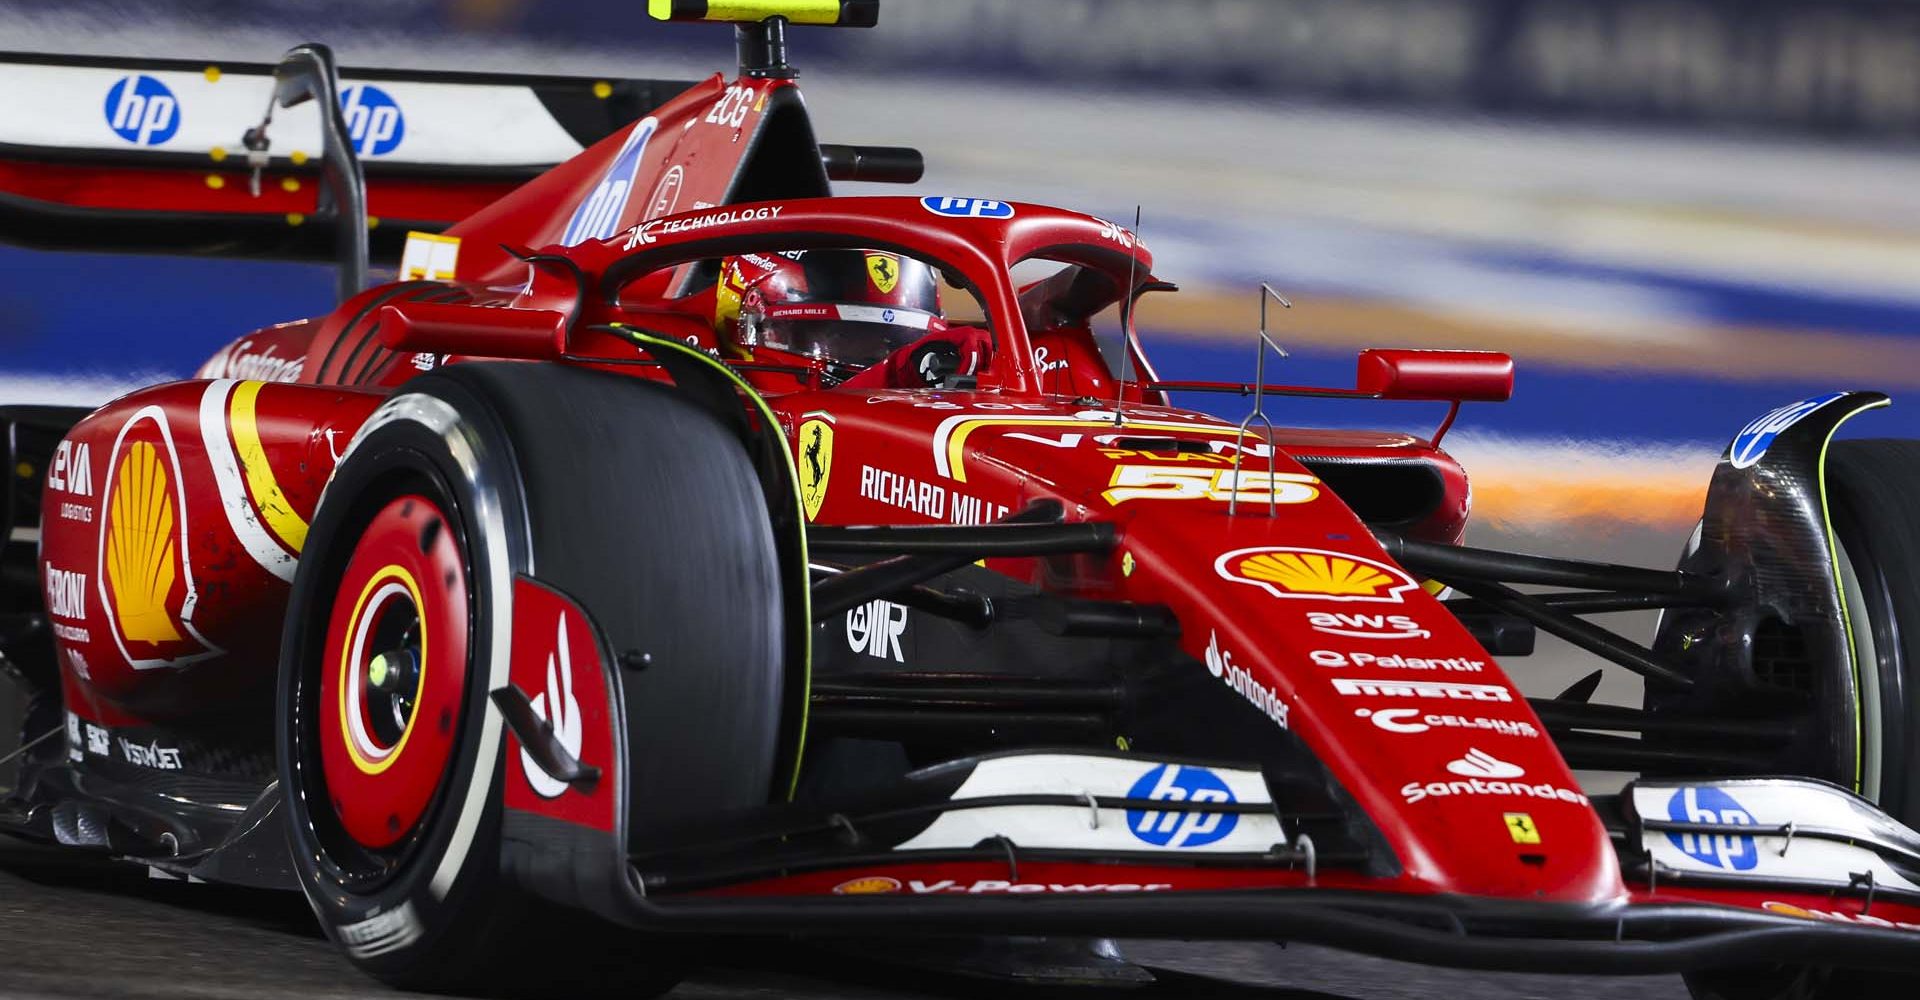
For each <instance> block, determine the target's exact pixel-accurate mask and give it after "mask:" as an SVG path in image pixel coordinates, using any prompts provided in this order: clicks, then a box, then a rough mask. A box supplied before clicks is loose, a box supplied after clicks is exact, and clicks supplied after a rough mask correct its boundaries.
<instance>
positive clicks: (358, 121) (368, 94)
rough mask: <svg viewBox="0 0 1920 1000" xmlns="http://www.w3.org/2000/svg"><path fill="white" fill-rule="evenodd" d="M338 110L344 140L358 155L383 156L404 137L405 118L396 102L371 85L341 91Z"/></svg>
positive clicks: (392, 149) (389, 95)
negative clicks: (343, 121) (343, 123)
mask: <svg viewBox="0 0 1920 1000" xmlns="http://www.w3.org/2000/svg"><path fill="white" fill-rule="evenodd" d="M340 110H341V111H342V112H344V113H345V114H346V116H347V137H348V138H349V139H351V140H352V141H353V148H354V151H355V152H357V153H359V154H360V155H361V156H385V155H386V154H388V153H391V152H393V151H394V150H396V149H398V148H400V140H402V139H405V138H406V137H407V118H406V116H405V115H403V114H401V113H400V105H399V103H398V102H396V101H395V100H394V99H393V95H391V94H389V93H387V92H386V91H384V90H381V89H380V88H379V87H376V86H374V85H373V84H371V83H362V84H357V85H355V86H352V87H348V88H347V89H345V90H343V91H341V92H340Z"/></svg>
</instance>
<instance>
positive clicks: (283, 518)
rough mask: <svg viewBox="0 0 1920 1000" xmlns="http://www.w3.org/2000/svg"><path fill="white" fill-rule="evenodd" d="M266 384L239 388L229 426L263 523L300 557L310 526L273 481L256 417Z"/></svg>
mask: <svg viewBox="0 0 1920 1000" xmlns="http://www.w3.org/2000/svg"><path fill="white" fill-rule="evenodd" d="M265 384H266V383H265V382H242V383H240V384H239V385H237V386H235V387H234V390H233V410H232V412H231V413H229V414H228V419H227V422H228V424H229V425H230V426H232V428H233V445H234V451H235V452H236V453H237V454H238V455H239V457H240V467H241V468H243V469H245V470H246V472H247V493H248V495H249V496H251V497H253V505H254V506H255V507H258V508H260V519H261V520H263V521H265V522H266V523H267V528H268V529H269V530H271V531H272V532H273V534H274V537H276V538H278V539H280V541H281V542H282V543H283V544H285V545H286V547H287V548H289V549H291V550H293V552H294V553H295V554H298V553H299V552H300V549H301V547H302V546H304V545H306V544H307V522H306V521H305V520H304V519H303V518H301V516H300V515H299V514H298V513H296V512H295V511H294V509H293V504H292V503H289V502H288V501H287V495H286V494H285V493H283V492H281V490H280V483H279V482H278V481H277V480H275V479H274V478H273V466H272V465H269V464H268V463H267V450H266V449H265V448H263V447H261V446H260V425H259V421H258V420H257V419H256V418H255V416H254V401H255V400H256V399H257V398H259V396H260V387H261V386H263V385H265Z"/></svg>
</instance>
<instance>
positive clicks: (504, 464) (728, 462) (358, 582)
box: [278, 364, 784, 996]
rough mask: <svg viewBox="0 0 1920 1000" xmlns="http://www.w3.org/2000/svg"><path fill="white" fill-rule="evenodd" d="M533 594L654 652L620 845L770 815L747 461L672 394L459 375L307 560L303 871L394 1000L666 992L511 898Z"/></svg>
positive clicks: (765, 587) (606, 379)
mask: <svg viewBox="0 0 1920 1000" xmlns="http://www.w3.org/2000/svg"><path fill="white" fill-rule="evenodd" d="M516 574H527V575H530V576H533V577H535V578H537V579H538V580H539V581H540V582H542V583H543V584H546V585H548V586H551V587H553V588H555V589H557V590H559V591H561V592H562V593H565V594H567V595H568V596H569V597H571V598H572V599H573V600H574V601H576V602H577V603H578V604H579V605H580V607H581V608H582V609H583V610H584V611H585V612H586V613H587V615H588V616H589V617H590V619H592V621H593V622H594V623H595V624H597V625H598V626H599V627H600V628H601V629H602V630H603V631H604V632H605V634H606V636H607V638H608V640H609V641H610V643H611V648H613V649H615V650H632V649H642V650H646V651H648V652H649V653H650V655H651V660H650V661H648V663H649V665H648V666H647V667H646V669H645V670H644V671H642V672H639V673H633V672H629V671H628V670H626V669H624V668H623V669H622V677H621V680H622V684H623V687H624V689H625V695H624V697H625V706H624V711H625V713H626V717H627V720H628V721H627V726H626V730H627V733H628V746H627V760H628V763H627V764H624V765H622V767H621V768H620V770H621V772H623V773H625V774H626V776H627V777H626V781H627V793H626V796H625V799H626V801H627V802H628V804H629V809H630V810H631V812H630V816H629V825H630V827H634V828H640V827H644V826H647V825H650V824H654V823H663V822H672V821H675V820H684V819H688V818H692V817H694V816H704V815H709V814H711V813H714V812H719V811H723V810H732V809H741V808H747V807H751V806H756V805H761V804H764V803H765V802H766V801H768V798H769V796H770V793H771V791H772V789H773V786H774V776H773V775H774V761H775V759H776V758H777V757H778V756H780V754H779V752H778V748H779V741H780V740H781V734H780V731H779V730H780V707H781V695H782V663H781V650H782V649H783V645H782V642H783V635H784V625H783V619H782V617H781V603H780V584H779V577H778V566H777V556H776V554H775V548H774V542H773V537H772V528H771V522H770V519H769V517H768V513H767V506H766V501H765V498H764V495H763V493H762V491H761V488H760V486H759V484H758V481H757V480H756V478H755V476H754V472H753V469H752V467H751V466H750V464H749V460H748V458H747V455H746V452H745V449H744V448H743V447H742V445H741V444H740V442H739V441H738V440H737V439H736V438H734V437H733V436H732V435H731V434H730V433H729V431H727V430H726V429H725V428H724V427H723V426H722V425H721V423H720V422H719V421H717V420H715V419H714V418H713V417H712V416H711V415H710V414H709V413H707V412H706V411H704V410H701V409H699V408H698V407H696V406H695V405H694V404H692V403H690V402H688V401H687V400H686V399H685V398H684V397H682V396H680V395H679V394H677V393H676V391H675V390H673V389H671V388H669V387H667V386H664V385H660V384H656V383H650V382H642V381H639V380H636V379H632V378H623V377H619V376H614V375H609V374H606V373H601V372H591V371H586V370H582V369H574V368H564V367H559V366H550V365H535V364H467V365H458V366H453V367H449V368H446V369H443V370H441V371H438V372H434V373H432V374H428V375H425V376H422V377H420V378H418V379H416V380H414V381H412V382H410V383H409V384H408V385H407V387H406V388H405V390H404V391H402V392H401V393H399V394H398V395H396V396H394V397H393V398H392V399H390V400H389V401H388V402H386V403H385V404H384V405H382V406H381V407H380V409H379V410H377V411H375V413H374V414H373V415H372V416H371V417H370V418H369V419H368V421H367V423H366V425H365V426H364V427H363V428H362V429H361V431H360V433H359V434H358V435H356V437H355V440H354V443H353V445H352V446H351V447H350V448H349V449H348V452H347V454H346V455H345V456H344V457H343V458H342V459H341V461H340V463H339V466H338V467H337V468H336V470H335V472H334V476H333V478H332V480H331V481H330V482H329V484H328V486H327V489H326V493H325V494H324V495H323V497H322V498H321V502H320V505H319V509H318V511H317V512H316V513H315V517H314V522H313V525H312V528H311V530H310V533H309V535H308V538H307V542H306V545H305V548H304V552H303V556H302V558H301V561H300V568H299V572H298V574H297V575H296V577H295V580H294V586H293V594H292V598H291V603H290V606H289V609H288V618H287V625H286V631H285V634H284V637H283V646H282V653H281V665H280V688H279V705H278V711H279V717H278V718H279V760H280V782H281V787H282V788H283V789H285V790H286V796H285V802H286V814H287V820H288V836H289V838H290V846H291V848H292V858H293V864H294V866H295V871H296V874H297V875H298V877H299V879H300V882H301V885H302V887H303V888H304V889H305V891H306V893H307V898H308V900H309V901H310V902H311V904H312V906H313V909H314V912H315V913H316V914H317V915H318V916H319V918H320V922H321V924H322V925H323V926H324V928H325V930H326V932H327V935H328V936H329V937H330V938H332V939H333V940H334V941H335V942H336V943H337V944H339V945H340V946H341V947H342V948H343V949H344V950H345V951H346V952H347V954H348V956H349V957H350V958H351V959H352V961H353V962H354V963H355V964H356V965H358V966H359V967H360V968H361V969H363V970H364V971H366V972H368V973H370V974H372V975H374V976H375V977H377V978H379V979H381V980H384V981H386V982H388V983H391V984H394V985H397V986H403V987H408V988H413V989H428V990H435V991H453V990H459V991H469V990H473V991H482V992H487V993H510V994H513V993H518V994H540V995H562V994H563V993H565V994H577V993H579V992H581V991H583V990H585V991H588V992H598V991H601V990H609V991H617V992H621V993H623V994H625V995H629V996H633V995H644V994H645V993H646V992H648V991H654V990H659V989H664V988H665V987H666V986H667V985H669V984H670V983H671V982H672V980H673V978H674V977H675V976H676V974H677V969H676V967H675V966H676V963H675V962H674V961H672V960H671V959H670V958H668V957H667V954H668V952H667V950H666V949H663V948H662V947H661V946H660V945H658V944H657V943H654V942H649V941H647V940H645V939H641V938H637V936H636V935H634V934H630V933H620V934H619V935H618V937H617V938H609V935H613V934H615V931H614V929H613V928H612V927H611V926H610V925H604V924H601V923H599V922H598V921H597V920H595V919H593V918H589V917H588V916H587V915H586V914H584V913H572V912H556V911H558V910H559V908H558V907H557V906H553V905H549V904H544V903H540V902H537V901H536V900H535V898H534V897H533V896H532V895H531V893H529V892H528V891H527V890H526V889H525V888H524V887H522V886H520V885H518V884H515V883H514V881H513V880H512V879H511V878H510V877H509V876H508V875H506V874H505V873H503V870H502V861H501V827H502V812H503V806H502V804H501V803H502V798H501V793H502V782H503V781H505V780H506V778H505V766H504V763H503V762H504V759H505V754H504V752H503V748H504V747H505V746H506V738H505V735H504V734H505V727H504V725H503V724H502V723H501V720H500V718H499V716H498V715H497V710H496V709H494V708H493V707H492V706H491V704H490V702H489V700H488V693H489V691H490V690H492V689H493V688H497V687H502V686H504V685H505V684H506V683H507V680H506V677H507V662H508V646H509V640H508V634H509V632H510V631H511V629H510V628H509V625H510V615H511V613H512V611H511V601H512V597H511V594H512V586H513V584H512V581H513V579H514V577H515V575H516ZM490 713H495V714H492V716H491V718H490V717H489V715H490Z"/></svg>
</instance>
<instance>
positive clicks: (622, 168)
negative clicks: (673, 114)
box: [560, 118, 659, 249]
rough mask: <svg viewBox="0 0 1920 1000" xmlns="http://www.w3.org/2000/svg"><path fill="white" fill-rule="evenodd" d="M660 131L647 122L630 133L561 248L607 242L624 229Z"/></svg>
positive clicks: (571, 223) (562, 237) (563, 235)
mask: <svg viewBox="0 0 1920 1000" xmlns="http://www.w3.org/2000/svg"><path fill="white" fill-rule="evenodd" d="M658 127H659V122H656V121H654V120H653V119H651V118H643V119H641V120H640V124H638V125H635V126H634V127H633V131H632V132H629V133H627V141H626V142H625V143H623V144H621V146H620V152H619V153H617V154H615V156H614V158H613V163H612V164H610V165H609V166H608V167H607V172H606V173H605V174H603V175H601V177H600V183H599V184H598V185H595V187H594V189H593V191H592V193H590V194H588V195H587V197H586V199H585V200H583V201H581V202H580V204H579V206H578V207H576V208H575V209H574V210H573V218H571V219H568V220H567V228H566V231H565V232H563V233H561V234H560V245H561V246H568V247H571V246H578V245H580V244H582V243H585V242H586V241H588V240H604V239H607V238H609V237H611V236H612V235H613V234H614V231H615V230H618V229H619V228H620V217H621V216H622V215H625V214H626V211H627V197H628V196H629V195H631V194H632V193H633V184H634V180H635V178H636V177H638V176H639V174H640V157H641V155H642V154H644V153H645V152H646V151H647V140H648V139H650V138H652V137H653V130H654V129H655V128H658ZM629 249H631V248H629Z"/></svg>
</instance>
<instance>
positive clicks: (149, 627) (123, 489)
mask: <svg viewBox="0 0 1920 1000" xmlns="http://www.w3.org/2000/svg"><path fill="white" fill-rule="evenodd" d="M107 477H108V478H107V482H106V487H105V490H106V495H107V502H106V517H104V518H102V521H103V522H104V523H103V525H102V528H101V532H102V534H101V539H100V572H99V574H98V577H99V578H100V580H99V583H98V584H97V586H98V587H99V591H100V598H101V601H102V602H103V604H104V605H105V607H106V610H107V620H108V624H109V626H110V631H112V633H113V637H114V641H115V642H116V643H117V644H118V645H119V647H120V651H121V653H122V654H124V655H125V656H126V658H127V662H128V663H129V664H130V665H131V666H132V667H133V668H134V669H135V670H156V669H159V668H162V667H181V666H185V665H187V664H189V663H192V662H193V661H195V660H200V659H204V658H206V657H209V656H214V655H217V654H219V653H220V652H221V650H220V649H219V648H218V647H215V646H214V645H213V644H211V643H209V642H207V641H206V640H205V639H204V638H203V637H201V635H200V633H198V632H196V631H194V628H193V609H194V605H195V603H196V601H197V599H198V598H197V596H196V594H195V593H194V587H193V567H192V565H191V564H190V563H189V562H188V561H187V523H186V509H185V506H184V503H185V501H184V494H183V492H182V490H181V484H180V465H179V458H178V457H177V455H176V453H175V452H174V448H173V432H172V430H171V429H170V428H169V427H168V425H167V420H166V414H165V412H164V411H162V410H161V409H160V408H159V407H157V406H149V407H144V408H142V409H141V410H140V411H139V412H138V413H135V414H134V415H133V419H131V420H129V421H127V424H126V426H125V427H123V428H121V430H120V436H119V437H118V438H117V439H115V441H114V444H113V453H112V454H111V455H110V456H108V459H107Z"/></svg>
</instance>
